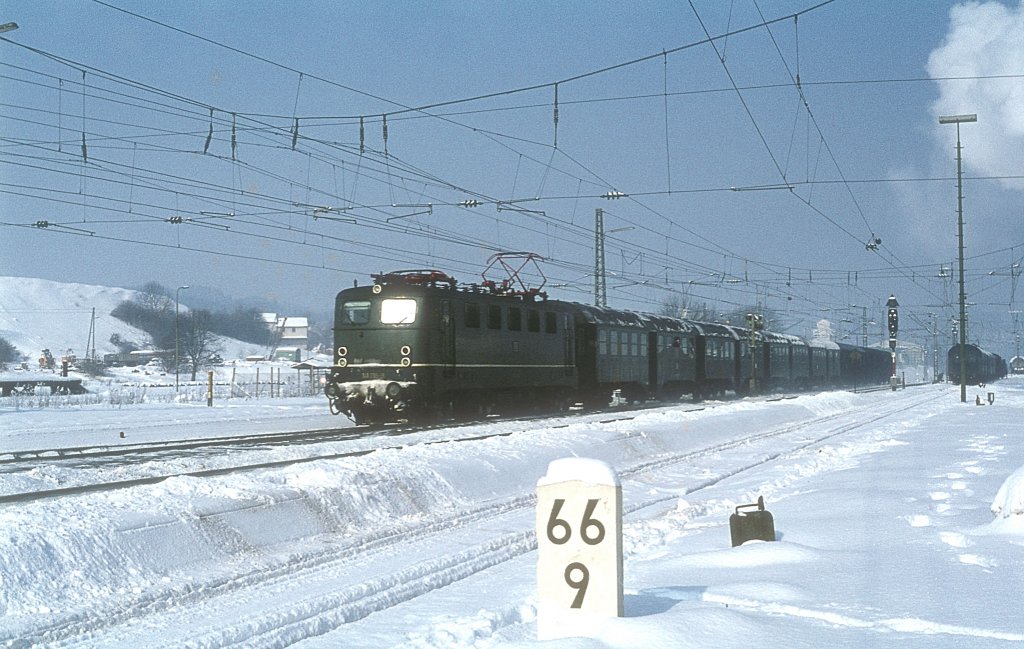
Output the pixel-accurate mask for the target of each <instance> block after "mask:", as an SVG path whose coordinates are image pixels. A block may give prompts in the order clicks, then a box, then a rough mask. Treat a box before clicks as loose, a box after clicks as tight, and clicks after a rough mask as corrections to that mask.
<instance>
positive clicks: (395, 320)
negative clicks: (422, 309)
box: [380, 298, 416, 324]
mask: <svg viewBox="0 0 1024 649" xmlns="http://www.w3.org/2000/svg"><path fill="white" fill-rule="evenodd" d="M413 322H416V300H410V299H394V298H393V299H387V300H381V303H380V323H381V324H412V323H413Z"/></svg>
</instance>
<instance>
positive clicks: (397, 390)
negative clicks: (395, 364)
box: [384, 382, 402, 399]
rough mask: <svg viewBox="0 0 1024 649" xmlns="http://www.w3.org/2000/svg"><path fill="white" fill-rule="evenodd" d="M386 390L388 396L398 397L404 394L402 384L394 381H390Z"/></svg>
mask: <svg viewBox="0 0 1024 649" xmlns="http://www.w3.org/2000/svg"><path fill="white" fill-rule="evenodd" d="M384 392H385V393H387V395H388V397H390V398H392V399H396V398H398V395H400V394H402V386H400V385H399V384H397V383H394V382H392V383H388V387H386V388H384Z"/></svg>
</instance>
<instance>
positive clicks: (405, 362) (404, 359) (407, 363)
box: [402, 356, 412, 367]
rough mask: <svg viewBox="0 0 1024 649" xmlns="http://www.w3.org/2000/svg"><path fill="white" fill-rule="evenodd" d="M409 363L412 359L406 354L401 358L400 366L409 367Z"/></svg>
mask: <svg viewBox="0 0 1024 649" xmlns="http://www.w3.org/2000/svg"><path fill="white" fill-rule="evenodd" d="M410 365H412V359H411V358H409V357H408V356H406V357H405V358H403V359H402V367H409V366H410Z"/></svg>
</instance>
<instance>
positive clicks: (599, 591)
mask: <svg viewBox="0 0 1024 649" xmlns="http://www.w3.org/2000/svg"><path fill="white" fill-rule="evenodd" d="M537 594H538V599H539V606H538V611H537V635H538V638H539V639H541V640H549V639H554V638H561V637H570V636H574V635H579V634H580V633H581V632H583V631H585V630H587V629H589V630H593V626H592V623H593V622H594V621H595V618H609V617H622V487H621V486H620V484H619V479H618V476H617V475H616V474H615V471H614V470H613V469H612V468H611V467H610V466H608V465H607V464H605V463H604V462H601V461H599V460H590V459H585V458H565V459H561V460H555V461H553V462H551V463H550V464H549V465H548V472H547V475H545V476H544V477H543V478H541V479H540V480H539V481H538V482H537Z"/></svg>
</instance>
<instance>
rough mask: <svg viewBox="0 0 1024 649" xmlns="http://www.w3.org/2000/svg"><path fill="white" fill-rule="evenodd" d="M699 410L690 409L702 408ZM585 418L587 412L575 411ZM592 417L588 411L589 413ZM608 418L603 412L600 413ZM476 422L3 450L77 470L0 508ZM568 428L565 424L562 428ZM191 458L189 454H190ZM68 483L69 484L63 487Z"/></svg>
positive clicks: (24, 463) (283, 463)
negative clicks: (198, 456) (125, 470)
mask: <svg viewBox="0 0 1024 649" xmlns="http://www.w3.org/2000/svg"><path fill="white" fill-rule="evenodd" d="M664 407H666V406H665V405H664V404H652V405H650V406H648V407H640V408H636V409H634V410H632V411H629V412H618V413H614V416H613V417H610V418H605V419H599V420H598V423H609V422H612V421H626V420H629V419H631V418H633V417H635V416H636V415H637V413H639V412H644V411H646V410H649V409H652V408H664ZM702 409H704V407H703V406H701V407H696V408H693V410H702ZM579 414H587V413H579ZM589 414H593V413H589ZM605 414H609V413H605ZM550 418H551V417H550V415H534V416H528V417H517V418H513V419H501V420H500V421H501V422H503V423H508V422H523V423H528V422H533V421H537V420H544V419H550ZM480 426H481V422H479V421H466V422H442V423H438V424H433V425H380V426H360V427H356V428H344V429H319V430H308V431H296V432H284V433H266V434H257V435H230V436H221V437H206V438H202V439H194V440H174V441H168V442H148V443H129V444H119V445H95V446H76V447H61V448H43V449H30V450H23V451H8V452H6V453H4V454H3V455H2V456H0V475H4V474H6V475H14V474H17V473H29V472H33V471H35V470H36V469H37V468H38V467H39V466H40V464H41V463H45V464H47V465H55V464H62V465H72V466H73V467H75V468H78V469H81V471H79V472H77V474H73V475H63V476H62V477H61V480H62V481H63V482H64V483H65V484H63V486H60V487H52V488H40V489H31V490H26V491H19V492H14V493H7V494H0V504H6V503H29V502H34V501H39V500H45V499H50V498H58V497H65V496H74V495H81V494H87V493H96V492H104V491H115V490H120V489H128V488H131V487H140V486H145V485H152V484H157V483H159V482H162V481H164V480H168V479H171V478H182V477H191V478H204V477H214V476H222V475H229V474H232V473H244V472H247V471H257V470H265V469H275V468H283V467H288V466H294V465H300V464H307V463H310V462H318V461H326V460H338V459H344V458H352V457H361V456H364V455H368V454H370V453H374V452H378V451H387V450H395V449H400V448H403V447H405V446H407V445H408V444H407V443H401V442H398V443H392V444H376V443H374V442H375V441H376V440H383V439H401V438H403V437H407V436H411V435H413V434H420V433H427V432H430V431H435V430H443V431H449V430H460V429H464V428H469V427H480ZM564 426H568V424H564ZM511 434H513V432H509V431H504V432H494V433H488V432H486V431H485V432H481V433H475V434H468V435H463V436H442V437H438V438H436V439H429V440H422V441H418V442H416V443H420V444H440V443H449V442H456V443H459V442H472V441H478V440H481V439H487V438H490V437H504V436H508V435H511ZM354 441H364V442H365V441H370V445H368V446H367V445H363V447H362V448H354V449H351V450H339V451H330V452H318V453H313V454H310V455H305V456H303V457H295V458H288V459H278V460H269V461H251V462H245V463H236V464H226V465H224V466H219V467H215V468H207V469H202V470H182V471H175V470H162V471H161V470H156V471H154V470H153V468H154V467H152V466H149V468H148V469H147V471H149V474H148V475H145V476H139V477H133V478H128V479H122V480H99V481H96V480H93V479H92V478H91V477H90V476H98V475H103V474H104V473H105V472H110V471H111V470H113V469H118V468H121V467H124V466H128V465H140V464H146V465H153V464H160V463H164V464H173V463H174V462H175V461H178V460H181V459H183V458H194V453H195V452H197V451H202V452H204V453H206V455H207V456H209V457H227V456H230V455H232V454H235V453H237V452H240V451H241V452H247V451H249V452H251V451H258V450H263V449H269V448H273V447H281V446H288V447H295V446H300V445H305V446H310V445H314V444H328V443H337V442H341V443H343V442H354ZM190 454H191V455H190ZM68 482H70V483H72V484H67V483H68Z"/></svg>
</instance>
